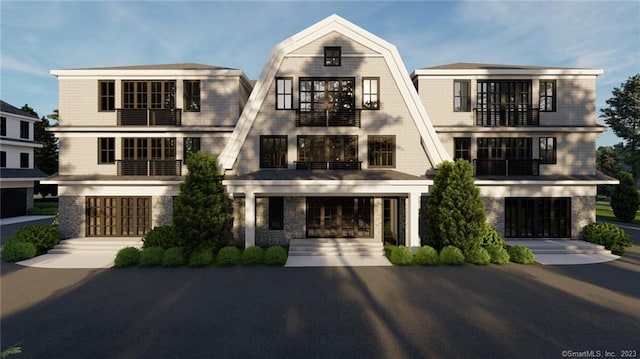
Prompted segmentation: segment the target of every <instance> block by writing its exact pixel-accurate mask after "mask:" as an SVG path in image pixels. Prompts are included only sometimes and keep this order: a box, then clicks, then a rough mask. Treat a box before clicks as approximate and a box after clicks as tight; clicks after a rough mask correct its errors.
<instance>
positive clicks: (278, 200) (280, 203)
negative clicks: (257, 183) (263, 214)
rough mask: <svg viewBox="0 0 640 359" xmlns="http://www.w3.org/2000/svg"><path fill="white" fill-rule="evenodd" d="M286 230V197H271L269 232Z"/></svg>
mask: <svg viewBox="0 0 640 359" xmlns="http://www.w3.org/2000/svg"><path fill="white" fill-rule="evenodd" d="M283 229H284V197H269V230H272V231H281V230H283Z"/></svg>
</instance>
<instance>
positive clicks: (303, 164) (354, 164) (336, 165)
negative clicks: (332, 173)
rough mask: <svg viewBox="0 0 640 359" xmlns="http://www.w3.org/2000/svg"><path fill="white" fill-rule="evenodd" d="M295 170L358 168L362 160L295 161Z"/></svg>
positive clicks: (360, 166)
mask: <svg viewBox="0 0 640 359" xmlns="http://www.w3.org/2000/svg"><path fill="white" fill-rule="evenodd" d="M295 163H296V169H297V170H326V169H329V170H359V169H362V161H331V162H318V161H296V162H295Z"/></svg>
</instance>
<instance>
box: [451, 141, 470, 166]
mask: <svg viewBox="0 0 640 359" xmlns="http://www.w3.org/2000/svg"><path fill="white" fill-rule="evenodd" d="M453 142H454V155H453V159H454V160H457V159H458V158H462V159H463V160H467V161H471V138H469V137H456V138H454V139H453Z"/></svg>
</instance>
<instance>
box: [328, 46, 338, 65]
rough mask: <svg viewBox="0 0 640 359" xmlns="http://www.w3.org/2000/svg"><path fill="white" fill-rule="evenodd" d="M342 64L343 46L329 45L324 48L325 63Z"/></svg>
mask: <svg viewBox="0 0 640 359" xmlns="http://www.w3.org/2000/svg"><path fill="white" fill-rule="evenodd" d="M341 64H342V48H341V47H339V46H327V47H325V48H324V65H325V66H340V65H341Z"/></svg>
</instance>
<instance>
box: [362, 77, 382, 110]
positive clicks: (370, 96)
mask: <svg viewBox="0 0 640 359" xmlns="http://www.w3.org/2000/svg"><path fill="white" fill-rule="evenodd" d="M379 84H380V78H378V77H364V78H363V79H362V108H363V109H367V110H378V109H380V102H379V98H378V97H379V93H380V85H379Z"/></svg>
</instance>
